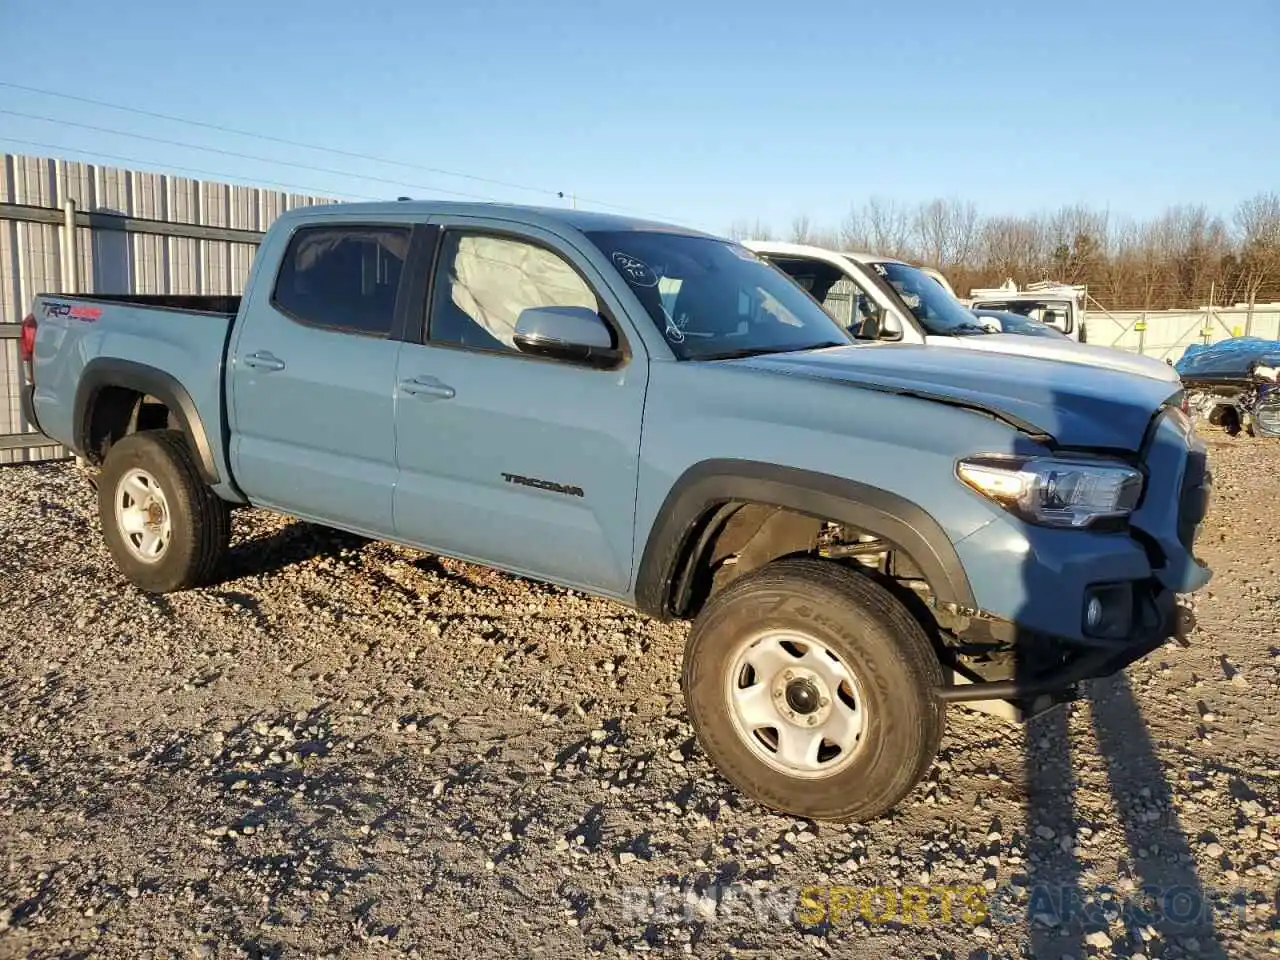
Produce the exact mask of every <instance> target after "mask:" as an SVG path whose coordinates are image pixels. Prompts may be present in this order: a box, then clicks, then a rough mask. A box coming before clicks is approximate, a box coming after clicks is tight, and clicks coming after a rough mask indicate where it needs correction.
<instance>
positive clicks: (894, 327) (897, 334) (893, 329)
mask: <svg viewBox="0 0 1280 960" xmlns="http://www.w3.org/2000/svg"><path fill="white" fill-rule="evenodd" d="M876 339H878V340H901V339H902V321H901V320H899V319H898V317H897V315H896V314H893V313H885V315H884V319H882V320H881V321H880V336H879V337H877V338H876Z"/></svg>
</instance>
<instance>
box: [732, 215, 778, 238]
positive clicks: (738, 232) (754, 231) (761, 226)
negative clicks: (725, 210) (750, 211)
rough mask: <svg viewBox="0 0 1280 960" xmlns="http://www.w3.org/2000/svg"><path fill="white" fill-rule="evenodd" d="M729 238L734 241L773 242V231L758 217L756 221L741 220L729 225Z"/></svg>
mask: <svg viewBox="0 0 1280 960" xmlns="http://www.w3.org/2000/svg"><path fill="white" fill-rule="evenodd" d="M729 238H730V239H732V240H772V239H773V229H772V228H771V227H770V226H769V225H768V224H767V223H765V222H764V221H762V220H761V219H760V218H759V217H756V218H755V220H754V221H748V220H747V219H745V218H741V219H738V220H734V221H733V223H731V224H729Z"/></svg>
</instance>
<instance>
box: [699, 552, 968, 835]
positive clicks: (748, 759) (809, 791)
mask: <svg viewBox="0 0 1280 960" xmlns="http://www.w3.org/2000/svg"><path fill="white" fill-rule="evenodd" d="M787 635H790V636H795V637H797V638H799V639H800V640H801V641H807V643H808V650H809V651H810V652H812V653H814V654H815V658H814V659H812V660H811V659H808V658H805V659H800V660H796V661H794V662H795V663H796V664H806V665H812V666H814V667H815V668H816V670H817V672H816V673H814V672H812V671H810V672H809V673H806V672H805V670H801V669H797V670H795V671H794V674H795V677H796V679H794V680H792V681H789V682H785V683H784V681H783V680H782V679H781V678H782V677H783V676H784V675H785V676H792V674H793V672H792V671H791V670H790V668H789V666H788V665H789V664H790V663H791V662H792V661H789V660H785V659H784V660H783V661H781V663H782V667H787V669H782V668H779V669H777V670H775V671H774V672H773V673H772V674H771V675H768V673H769V671H768V669H763V670H761V671H759V672H758V673H757V668H756V664H755V663H754V662H751V658H753V657H755V658H757V660H758V661H759V662H760V663H765V662H767V663H774V662H777V661H776V658H777V657H778V656H779V654H778V653H777V648H781V649H783V650H784V651H787V655H788V656H791V655H793V654H794V651H796V650H797V649H802V648H801V647H799V646H797V645H796V644H795V643H792V644H791V646H790V647H788V646H787V643H786V642H784V641H781V640H779V639H778V638H779V637H782V636H787ZM753 638H763V639H759V640H758V641H756V642H754V644H753V645H752V641H753ZM815 643H816V644H817V645H819V646H816V647H815ZM744 647H745V649H746V651H747V652H745V653H744V652H743V651H744ZM821 647H825V648H826V651H825V652H827V653H828V655H829V656H834V657H836V658H838V661H837V663H836V666H834V667H832V666H830V664H828V662H827V660H824V659H822V657H821V656H818V655H817V653H818V652H819V651H820V649H821ZM771 650H772V651H773V652H769V651H771ZM766 654H767V655H768V658H767V660H760V659H759V658H761V657H765V655H766ZM742 657H746V658H747V661H748V667H747V669H746V670H745V673H746V674H750V675H751V676H752V677H753V682H752V683H748V684H746V685H745V686H744V685H743V680H742V676H743V672H742V671H740V669H739V667H740V664H741V663H742V662H743V661H742V659H741V658H742ZM841 665H843V666H841ZM806 669H807V668H806ZM842 673H843V675H844V676H848V677H851V679H852V683H847V684H843V685H840V686H839V687H838V690H837V692H836V693H835V694H834V695H831V690H830V689H829V688H830V686H831V684H832V683H834V682H836V681H838V680H839V676H840V675H841V674H842ZM833 674H834V675H835V678H836V679H835V681H833V680H832V679H831V676H832V675H833ZM824 678H825V681H824ZM810 679H812V681H813V682H812V683H811V684H810V689H809V690H808V691H806V690H805V689H804V687H803V684H805V683H809V680H810ZM943 680H944V674H943V671H942V668H941V666H940V665H939V662H938V658H937V655H936V654H935V652H934V650H933V647H932V645H931V644H930V642H929V638H928V636H927V634H926V633H925V630H924V628H923V627H922V626H921V625H920V623H919V621H918V620H916V619H915V618H914V617H913V616H912V615H911V614H910V613H909V612H908V610H907V608H906V607H905V606H904V605H903V604H902V603H901V602H900V601H899V600H898V599H897V598H896V597H894V596H893V595H892V594H891V593H890V592H889V591H887V590H886V589H885V588H884V587H882V586H880V585H879V584H877V583H876V582H875V581H873V580H872V579H871V578H870V577H867V576H864V575H861V574H859V573H856V572H854V571H853V570H849V569H847V568H845V567H842V566H839V565H838V564H835V563H833V562H831V561H824V560H811V559H788V560H781V561H776V562H774V563H771V564H768V565H766V566H764V567H763V568H761V569H760V570H757V571H755V572H753V573H750V574H747V575H746V576H744V577H742V578H741V579H739V580H737V581H736V582H734V583H731V584H729V586H727V587H726V588H725V589H724V590H723V591H721V592H720V593H718V594H716V595H714V596H713V597H712V598H711V599H710V600H709V601H708V602H707V604H706V606H705V607H704V608H703V610H702V612H701V613H700V614H699V615H698V617H697V619H696V620H695V621H694V625H693V629H692V632H691V634H690V637H689V641H688V644H687V645H686V647H685V655H684V669H683V676H682V686H683V689H684V695H685V701H686V706H687V708H688V711H689V714H690V717H691V720H692V723H693V727H694V730H695V731H696V733H697V736H698V740H699V742H700V743H701V744H702V747H703V749H704V750H705V751H706V752H707V754H708V755H709V757H710V759H711V761H712V762H713V763H714V764H715V765H716V766H717V767H718V768H719V770H720V772H721V773H722V774H723V775H724V776H725V777H726V779H728V780H729V781H730V782H731V783H733V784H734V785H735V786H736V787H737V788H738V789H740V790H741V791H742V792H743V793H745V794H746V795H747V796H749V797H751V798H753V799H754V800H757V801H758V802H760V803H762V804H764V805H765V806H768V807H770V808H773V809H775V810H777V811H780V812H783V813H787V814H791V815H794V816H801V817H806V818H809V819H814V820H830V821H837V822H847V821H863V820H870V819H874V818H875V817H877V816H880V815H882V814H884V813H886V812H887V811H889V810H890V809H892V808H893V807H894V806H895V805H896V804H897V803H898V802H899V801H900V800H901V799H902V798H903V797H905V796H906V795H907V794H908V793H909V792H910V791H911V790H912V789H913V788H914V787H915V785H916V784H917V783H918V782H919V781H920V779H921V778H922V777H923V776H924V774H925V772H926V771H927V770H928V768H929V765H930V764H931V763H932V762H933V760H934V758H935V757H936V755H937V752H938V747H939V745H940V743H941V741H942V734H943V729H944V723H945V714H946V709H945V705H944V704H943V703H942V702H941V701H939V700H938V699H937V697H935V696H934V694H933V688H934V687H935V686H937V685H939V684H941V683H942V682H943ZM756 683H764V684H766V685H767V686H766V689H767V691H768V692H769V694H770V696H768V697H767V698H763V699H759V700H755V701H754V703H755V704H756V705H757V708H762V707H761V705H762V704H766V705H768V708H770V709H773V710H775V711H777V710H778V709H779V706H781V708H782V709H786V710H790V708H791V707H792V706H796V707H798V708H800V709H803V708H805V707H806V706H811V705H812V703H813V700H812V694H813V691H814V690H815V689H816V690H817V691H818V694H819V695H821V692H822V691H823V690H826V691H827V693H828V697H827V698H826V701H821V700H820V701H818V702H819V703H823V702H829V703H830V704H831V706H830V707H828V708H826V709H825V710H818V709H817V708H814V712H813V715H814V719H815V720H818V721H820V726H819V727H818V731H819V732H821V731H822V730H825V729H828V728H830V729H833V730H835V731H837V732H838V733H843V734H844V735H845V736H848V731H849V730H851V729H855V728H856V729H859V730H860V731H861V732H860V736H858V738H857V740H856V742H855V743H854V745H853V746H852V747H850V748H849V749H847V750H840V751H838V753H836V754H835V756H834V759H828V760H827V761H821V757H822V755H823V753H824V752H825V753H827V754H831V751H832V747H831V746H830V745H829V742H828V741H827V740H825V739H824V740H822V741H821V743H820V744H819V752H818V754H817V756H818V758H819V762H820V763H825V764H826V768H827V769H806V770H805V771H804V772H803V773H796V772H792V771H790V770H782V769H779V768H778V765H779V764H780V763H782V762H783V759H784V752H783V750H782V747H783V741H784V735H786V743H788V744H791V743H798V742H804V743H806V744H810V745H811V744H812V737H813V735H814V731H813V730H806V728H804V727H803V726H799V723H800V722H801V721H808V719H809V716H808V715H805V714H803V713H797V712H796V711H794V710H791V711H790V715H791V717H792V720H791V721H788V719H787V718H786V717H783V716H781V715H780V714H777V716H778V721H779V725H778V726H777V727H775V728H774V729H773V732H772V734H771V733H770V732H769V730H768V729H764V728H762V729H760V730H757V731H756V732H749V731H748V730H747V727H749V726H750V725H751V721H750V720H749V719H748V720H744V719H742V716H743V714H742V713H741V712H740V711H739V710H738V708H736V707H735V706H734V704H735V698H736V697H737V696H738V695H739V694H743V695H745V694H747V693H749V692H755V693H761V692H760V690H759V689H758V688H757V687H756V686H755V684H756ZM794 684H800V685H801V686H800V687H798V688H797V687H793V685H794ZM846 687H849V688H850V689H852V690H853V692H854V696H853V697H848V696H846V691H845V688H846ZM793 692H797V693H798V701H794V702H793V701H792V699H791V698H792V693H793ZM761 696H762V697H763V693H761ZM806 697H809V699H808V700H806ZM744 702H746V700H745V699H744ZM850 703H855V704H856V707H857V709H851V708H850ZM753 709H756V708H753ZM837 714H838V716H839V720H837V719H836V718H837ZM751 716H757V714H755V713H752V714H751ZM837 724H843V725H842V726H841V725H837ZM792 726H798V729H799V730H800V733H799V734H796V733H795V731H792V730H791V727H792ZM792 737H799V739H797V740H793V739H791V738H792ZM771 738H772V740H773V744H774V746H775V747H776V750H775V751H774V752H773V753H772V755H771V757H770V743H769V741H770V739H771ZM837 739H838V738H837ZM802 752H803V753H805V754H806V759H804V760H803V761H802V764H803V765H806V766H807V765H808V764H809V761H808V759H807V755H808V754H809V753H810V751H808V750H806V751H802ZM793 755H796V754H793ZM766 757H769V759H766Z"/></svg>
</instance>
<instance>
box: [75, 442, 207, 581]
mask: <svg viewBox="0 0 1280 960" xmlns="http://www.w3.org/2000/svg"><path fill="white" fill-rule="evenodd" d="M97 486H98V517H99V520H100V521H101V523H102V535H103V538H104V539H105V540H106V542H107V549H108V550H110V551H111V556H112V558H113V559H114V560H115V562H116V565H117V566H118V567H119V568H120V571H121V572H122V573H123V574H124V575H125V576H126V577H127V578H128V579H129V580H130V581H131V582H132V583H133V584H134V585H135V586H137V587H139V588H141V589H142V590H145V591H147V592H148V593H168V592H170V591H174V590H184V589H186V588H188V587H193V586H198V585H200V584H202V583H205V582H207V581H208V580H209V579H210V578H211V577H212V576H213V574H214V572H215V571H216V569H217V567H218V565H219V564H220V562H221V561H222V558H223V556H224V555H225V553H226V551H227V547H228V545H229V543H230V540H231V515H230V511H229V510H228V506H227V503H226V501H224V500H222V499H221V498H219V497H218V496H217V495H215V494H214V492H213V491H212V490H210V489H209V488H208V487H207V486H206V485H205V483H204V481H203V480H202V479H201V477H200V472H199V470H198V469H197V467H196V463H195V458H194V457H192V455H191V450H190V448H189V447H188V446H187V442H186V439H185V437H183V435H182V433H181V432H179V431H177V430H145V431H142V432H139V433H131V434H129V435H128V436H126V437H123V438H122V439H120V440H119V441H118V442H116V443H114V444H112V445H111V449H110V450H108V451H107V457H106V459H105V460H104V461H103V464H102V470H101V472H100V473H99V475H98V484H97Z"/></svg>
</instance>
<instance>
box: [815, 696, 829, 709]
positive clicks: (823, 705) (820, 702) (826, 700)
mask: <svg viewBox="0 0 1280 960" xmlns="http://www.w3.org/2000/svg"><path fill="white" fill-rule="evenodd" d="M830 702H831V701H830V700H828V699H827V698H826V697H823V698H822V699H821V700H819V701H818V706H820V707H825V706H826V705H827V704H829V703H830Z"/></svg>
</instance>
